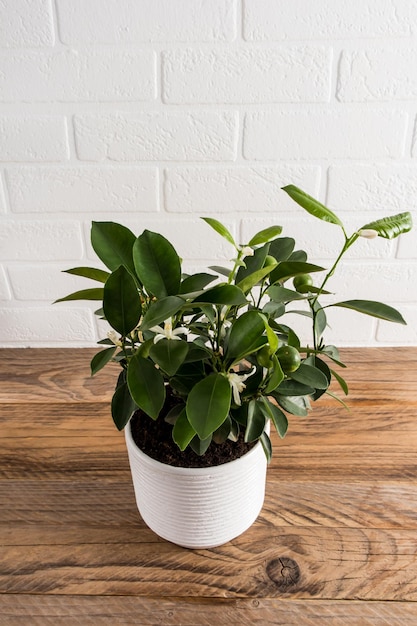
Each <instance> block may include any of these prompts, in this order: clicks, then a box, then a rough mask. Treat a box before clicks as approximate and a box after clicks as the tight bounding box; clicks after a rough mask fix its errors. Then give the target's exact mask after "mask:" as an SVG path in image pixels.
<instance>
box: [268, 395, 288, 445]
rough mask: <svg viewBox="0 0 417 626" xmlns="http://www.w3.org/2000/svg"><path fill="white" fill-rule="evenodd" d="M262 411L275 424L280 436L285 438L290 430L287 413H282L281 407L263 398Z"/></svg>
mask: <svg viewBox="0 0 417 626" xmlns="http://www.w3.org/2000/svg"><path fill="white" fill-rule="evenodd" d="M262 409H263V412H264V414H265V417H267V419H270V420H271V421H272V423H273V424H274V426H275V428H276V430H277V433H278V435H279V436H280V437H281V438H284V437H285V435H286V434H287V430H288V419H287V416H286V415H285V413H283V412H282V411H281V409H280V408H279V407H277V406H276V405H275V404H272V402H270V400H268V398H264V397H262Z"/></svg>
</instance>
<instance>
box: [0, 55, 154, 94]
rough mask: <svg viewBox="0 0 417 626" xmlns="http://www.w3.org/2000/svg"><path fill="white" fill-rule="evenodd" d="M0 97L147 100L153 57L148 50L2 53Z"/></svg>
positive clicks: (152, 83)
mask: <svg viewBox="0 0 417 626" xmlns="http://www.w3.org/2000/svg"><path fill="white" fill-rule="evenodd" d="M0 65H1V68H2V71H1V73H0V100H1V101H2V102H16V101H20V102H56V101H58V102H78V101H81V102H83V101H84V102H88V101H93V102H97V101H103V102H111V101H114V102H117V101H129V100H135V101H151V100H153V99H154V98H155V97H156V58H155V53H154V52H153V51H151V50H112V49H110V50H108V49H106V50H87V51H79V50H60V51H57V52H56V51H54V52H35V51H25V52H14V53H13V54H11V53H8V54H3V55H1V56H0Z"/></svg>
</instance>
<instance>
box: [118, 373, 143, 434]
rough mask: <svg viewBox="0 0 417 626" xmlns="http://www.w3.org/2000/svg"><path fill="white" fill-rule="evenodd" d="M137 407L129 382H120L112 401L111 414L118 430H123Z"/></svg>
mask: <svg viewBox="0 0 417 626" xmlns="http://www.w3.org/2000/svg"><path fill="white" fill-rule="evenodd" d="M137 408H138V407H137V405H136V403H135V402H134V400H133V398H132V396H131V395H130V391H129V388H128V386H127V383H126V382H124V383H122V384H120V385H119V386H118V387H117V389H116V391H115V392H114V394H113V398H112V401H111V414H112V418H113V421H114V423H115V425H116V427H117V429H118V430H123V428H124V427H125V426H126V424H127V423H128V421H129V420H130V418H131V417H132V415H133V413H134V411H136V409H137Z"/></svg>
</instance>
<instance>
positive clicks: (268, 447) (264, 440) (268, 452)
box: [259, 432, 272, 463]
mask: <svg viewBox="0 0 417 626" xmlns="http://www.w3.org/2000/svg"><path fill="white" fill-rule="evenodd" d="M259 440H260V442H261V444H262V448H263V450H264V452H265V456H266V461H267V463H269V462H270V461H271V459H272V444H271V440H270V438H269V436H268V434H267V433H266V432H263V433H262V435H261V437H260V439H259Z"/></svg>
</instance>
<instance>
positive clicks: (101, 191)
mask: <svg viewBox="0 0 417 626" xmlns="http://www.w3.org/2000/svg"><path fill="white" fill-rule="evenodd" d="M6 183H7V188H8V194H9V200H10V206H11V210H12V211H13V212H15V213H45V212H46V213H47V212H51V213H61V212H73V213H74V212H77V211H80V212H83V213H84V212H88V213H94V212H98V211H103V212H119V211H135V212H137V211H139V212H141V211H157V210H158V202H159V189H158V171H157V169H156V168H146V167H143V168H142V167H121V168H114V167H102V168H98V167H60V166H40V167H30V166H28V167H18V168H13V169H12V168H10V169H7V170H6Z"/></svg>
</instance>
